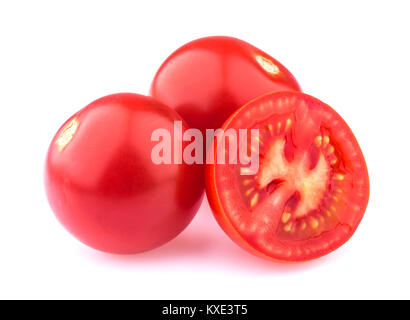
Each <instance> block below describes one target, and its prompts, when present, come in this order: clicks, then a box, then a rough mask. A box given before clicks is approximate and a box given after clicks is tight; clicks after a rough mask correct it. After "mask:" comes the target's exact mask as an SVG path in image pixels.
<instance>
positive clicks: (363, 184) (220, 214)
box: [205, 92, 369, 262]
mask: <svg viewBox="0 0 410 320" xmlns="http://www.w3.org/2000/svg"><path fill="white" fill-rule="evenodd" d="M280 99H281V101H282V106H281V107H275V101H279V100H280ZM290 100H299V101H302V102H303V101H304V102H305V106H306V105H308V107H304V108H299V110H300V109H304V110H308V113H309V112H312V113H314V115H313V116H312V118H310V119H313V118H314V117H315V116H317V115H318V114H320V115H321V117H322V118H320V121H322V122H321V123H322V126H323V127H325V128H326V130H328V132H330V133H331V134H332V136H331V140H330V141H333V140H332V138H333V137H338V138H341V139H338V140H337V139H335V141H334V145H333V146H334V148H336V149H335V152H337V153H338V154H339V155H340V157H341V161H340V163H341V164H340V166H341V167H343V169H345V170H346V171H347V172H349V174H350V177H348V178H347V179H346V178H345V179H344V180H348V181H339V183H345V185H344V187H345V189H347V190H349V189H350V191H348V192H347V194H343V193H342V192H340V189H338V191H339V193H338V194H337V197H338V200H337V201H339V203H340V201H341V202H342V203H344V205H345V206H346V208H348V209H345V208H343V205H342V206H341V207H338V208H336V209H335V208H333V210H335V211H332V210H330V211H328V212H330V213H331V214H332V215H334V216H336V217H337V219H339V221H338V223H337V225H336V227H335V228H334V229H331V230H326V232H323V233H322V234H320V235H317V234H316V235H312V236H311V238H310V239H306V240H289V241H288V240H286V239H285V240H284V239H280V241H279V242H282V243H281V245H283V247H285V248H286V247H289V248H291V247H292V246H293V245H296V244H297V245H298V246H299V248H298V249H300V247H303V246H305V247H306V248H308V247H309V246H311V245H312V244H314V245H317V244H318V243H320V242H322V244H323V243H326V247H323V248H321V249H320V250H316V249H317V248H315V250H316V251H313V250H306V251H310V253H309V254H302V255H301V254H300V253H298V254H293V253H294V252H295V251H293V253H291V250H289V254H287V255H278V254H275V253H273V254H267V253H266V251H263V250H260V248H258V247H257V246H255V245H254V242H252V241H249V239H248V238H247V237H246V235H244V234H243V232H240V231H239V230H238V228H237V224H236V226H235V223H234V221H233V217H232V215H231V212H229V211H227V210H226V203H227V199H228V202H231V203H239V202H241V201H242V199H241V198H239V197H237V196H236V195H234V196H232V194H233V191H232V190H234V189H237V188H239V187H238V186H237V185H235V179H234V177H233V176H231V177H228V178H227V176H223V177H222V176H218V172H219V174H221V172H222V171H221V170H219V171H218V169H219V168H223V167H226V166H227V165H225V164H223V165H221V164H211V163H208V164H207V165H206V170H205V171H206V172H205V182H206V194H207V198H208V201H209V203H210V207H211V209H212V211H213V214H214V216H215V218H216V220H217V222H218V224H219V225H220V227H221V228H222V229H223V230H224V232H225V233H226V234H227V235H228V236H229V237H230V238H231V239H232V240H233V241H234V242H235V243H236V244H237V245H239V246H240V247H242V248H243V249H245V250H247V251H248V252H250V253H252V254H254V255H256V256H259V257H262V258H265V259H268V260H273V261H281V262H299V261H308V260H312V259H316V258H319V257H321V256H324V255H326V254H328V253H330V252H332V251H334V250H336V249H337V248H339V247H340V246H342V245H343V244H344V243H346V242H347V241H348V240H349V239H350V238H351V237H352V235H353V234H354V232H355V231H356V229H357V227H358V226H359V224H360V222H361V220H362V218H363V215H364V212H365V209H366V207H367V203H368V200H369V176H368V171H367V166H366V163H365V160H364V157H363V154H362V152H361V150H360V147H359V145H358V143H357V140H356V138H355V137H354V135H353V133H352V131H351V130H350V128H349V127H348V125H347V124H346V122H345V121H344V120H343V119H342V118H341V117H340V116H339V115H338V114H337V113H336V111H334V110H333V109H332V108H331V107H330V106H328V105H326V104H324V103H323V102H321V101H319V100H318V99H316V98H314V97H312V96H309V95H307V94H304V93H300V92H277V93H269V94H266V95H263V96H261V97H258V98H256V99H254V100H252V101H250V102H248V103H247V104H246V105H244V106H243V107H242V108H240V109H239V110H238V111H236V112H235V113H234V114H233V115H232V116H231V117H229V118H228V119H227V121H226V122H225V123H224V125H223V126H222V129H223V130H225V131H226V130H227V129H231V128H235V129H237V128H243V129H249V128H247V127H246V125H245V123H246V119H245V117H246V114H248V117H249V119H253V120H250V122H252V121H254V119H265V118H268V117H269V114H268V111H266V114H264V115H263V116H261V114H257V115H256V114H255V113H253V112H254V111H253V110H255V109H259V110H262V109H265V110H266V109H268V108H269V106H274V107H271V108H272V109H273V111H272V109H271V110H269V112H270V113H271V114H274V113H278V114H288V112H289V111H290V109H286V108H285V107H283V101H290ZM277 105H279V104H277ZM257 106H258V107H257ZM252 107H253V109H251V108H252ZM275 108H278V109H276V110H275ZM295 110H296V115H298V116H301V114H300V112H299V110H298V109H297V108H296V109H295ZM261 112H263V111H261ZM298 112H299V113H298ZM234 122H236V123H237V124H238V123H242V124H243V127H242V126H239V127H237V124H234ZM295 126H296V127H297V128H298V130H302V129H300V128H302V127H305V128H303V130H305V132H309V133H311V131H312V130H313V129H312V127H311V126H309V125H307V124H306V122H304V121H301V122H300V123H298V124H296V125H295ZM296 133H297V132H292V135H293V136H294V137H296V139H299V140H296V141H297V145H300V146H304V147H306V145H307V140H308V139H307V138H306V136H307V134H305V135H303V134H302V137H299V136H297V135H296ZM262 141H263V140H262ZM328 141H329V140H328ZM216 142H217V138H215V140H214V144H213V145H212V148H213V151H214V162H215V163H216V161H217V153H218V147H217V145H216ZM263 143H266V142H263ZM328 146H330V144H329V142H328ZM218 167H219V168H218ZM229 170H231V171H232V169H229ZM260 173H261V171H258V173H257V175H259V174H260ZM221 177H222V179H220V178H221ZM337 177H338V175H335V176H334V179H335V180H340V179H336V178H337ZM218 180H219V181H218ZM342 180H343V179H342ZM221 181H227V182H224V183H222V182H221ZM328 183H329V186H330V185H331V184H334V183H335V182H333V181H328ZM227 184H228V185H233V187H232V188H231V189H224V187H223V185H225V186H226V185H227ZM329 188H330V187H329ZM227 194H229V196H227ZM344 197H346V198H344ZM224 203H225V205H224ZM237 207H239V206H237ZM326 209H332V208H331V207H330V208H326ZM236 210H238V209H236ZM235 214H236V215H238V212H236V213H235ZM241 214H245V215H248V216H252V214H253V213H252V212H249V211H248V212H242V213H241ZM236 219H237V218H236ZM251 219H252V218H251ZM275 240H276V239H275ZM269 245H274V244H272V243H270V244H269ZM299 251H301V250H299Z"/></svg>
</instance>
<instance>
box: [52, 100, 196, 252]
mask: <svg viewBox="0 0 410 320" xmlns="http://www.w3.org/2000/svg"><path fill="white" fill-rule="evenodd" d="M175 120H177V121H182V119H181V118H180V116H179V115H178V114H177V113H176V112H175V111H174V110H172V109H170V108H168V107H166V106H165V105H163V104H161V103H159V102H157V101H155V100H154V99H152V98H150V97H145V96H141V95H137V94H131V93H121V94H113V95H109V96H106V97H103V98H101V99H98V100H96V101H94V102H92V103H91V104H89V105H88V106H87V107H85V108H84V109H82V110H80V111H79V112H77V113H76V114H75V115H73V116H72V117H71V118H70V119H69V120H68V121H67V122H66V123H65V124H64V125H63V126H62V127H61V128H60V129H59V131H58V132H57V134H56V135H55V137H54V139H53V140H52V142H51V145H50V147H49V150H48V154H47V159H46V166H45V187H46V193H47V197H48V200H49V203H50V206H51V208H52V209H53V211H54V213H55V215H56V216H57V218H58V220H59V221H60V222H61V223H62V224H63V226H64V227H65V228H66V229H67V230H68V231H69V232H71V233H72V234H73V235H74V236H75V237H76V238H78V239H79V240H80V241H82V242H83V243H85V244H87V245H88V246H90V247H93V248H95V249H98V250H101V251H105V252H110V253H117V254H131V253H138V252H142V251H146V250H149V249H153V248H155V247H157V246H160V245H162V244H164V243H166V242H167V241H169V240H171V239H172V238H174V237H175V236H176V235H178V234H179V233H180V232H181V231H182V230H183V229H184V228H185V227H186V226H187V225H188V224H189V222H190V221H191V220H192V218H193V217H194V215H195V213H196V211H197V210H198V208H199V205H200V203H201V199H202V197H203V187H202V184H203V182H202V179H203V177H202V174H203V173H202V169H203V168H202V167H201V166H197V165H186V164H159V165H157V164H154V163H153V162H152V160H151V150H152V148H153V146H154V145H155V144H157V143H158V142H155V141H151V134H152V132H153V130H155V129H157V128H162V129H167V130H169V132H170V133H171V135H172V134H173V128H174V127H173V126H174V121H175ZM182 123H183V130H186V129H187V128H188V126H187V125H186V123H185V122H182ZM70 128H71V129H70ZM73 128H74V129H73ZM70 130H71V131H70ZM67 132H68V134H64V133H67Z"/></svg>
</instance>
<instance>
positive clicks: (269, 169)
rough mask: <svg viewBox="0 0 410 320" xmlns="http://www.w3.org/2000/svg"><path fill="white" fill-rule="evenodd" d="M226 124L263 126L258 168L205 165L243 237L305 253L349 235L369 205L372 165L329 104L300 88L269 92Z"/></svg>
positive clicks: (304, 256)
mask: <svg viewBox="0 0 410 320" xmlns="http://www.w3.org/2000/svg"><path fill="white" fill-rule="evenodd" d="M223 129H224V130H227V129H235V130H239V129H248V131H249V129H259V136H258V138H257V143H258V146H259V169H258V172H257V173H256V174H253V175H243V174H241V173H242V171H241V168H242V169H243V168H244V167H246V166H247V165H244V164H240V163H239V164H218V163H216V164H209V165H207V175H206V178H207V179H206V180H207V181H206V182H207V194H208V199H209V201H210V203H211V207H212V208H213V211H214V214H215V216H216V218H217V220H218V222H219V223H220V224H221V226H222V227H223V229H224V230H225V231H226V232H227V233H228V235H230V236H231V237H232V238H233V239H234V240H235V241H236V242H238V244H240V245H241V246H243V247H245V248H246V249H248V250H249V251H251V252H252V253H256V254H258V255H261V256H264V257H267V258H271V259H277V260H286V261H302V260H309V259H313V258H317V257H319V256H322V255H324V254H327V253H329V252H330V251H332V250H334V249H336V248H337V247H339V246H340V245H342V244H343V243H344V242H346V241H347V240H348V239H349V238H350V237H351V235H352V234H353V233H354V231H355V230H356V228H357V226H358V224H359V222H360V221H361V219H362V217H363V214H364V211H365V209H366V206H367V202H368V197H369V180H368V173H367V168H366V164H365V160H364V158H363V155H362V152H361V150H360V147H359V145H358V143H357V141H356V139H355V137H354V135H353V133H352V132H351V130H350V129H349V127H348V126H347V124H346V123H345V122H344V120H343V119H342V118H341V117H340V116H339V115H338V114H337V113H336V112H335V111H334V110H333V109H332V108H330V107H329V106H328V105H326V104H324V103H323V102H320V101H319V100H317V99H315V98H313V97H311V96H308V95H306V94H303V93H297V92H279V93H272V94H268V95H265V96H263V97H260V98H258V99H256V100H253V101H252V102H250V103H248V104H247V105H245V106H244V107H242V108H241V109H240V110H239V111H238V112H236V113H235V114H234V115H232V116H231V117H230V118H229V119H228V120H227V121H226V123H225V124H224V126H223ZM249 139H252V138H249ZM248 145H249V147H251V145H252V144H248ZM214 148H215V154H216V155H217V154H218V152H222V150H221V149H220V148H221V146H219V145H217V144H216V143H215V145H214ZM224 148H225V150H224V151H225V152H228V148H229V146H228V145H225V146H224ZM239 150H241V149H239ZM248 151H249V150H248Z"/></svg>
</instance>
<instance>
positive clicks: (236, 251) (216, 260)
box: [82, 197, 343, 274]
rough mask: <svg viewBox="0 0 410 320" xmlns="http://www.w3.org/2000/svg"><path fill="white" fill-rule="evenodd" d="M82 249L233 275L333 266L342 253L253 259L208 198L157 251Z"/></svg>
mask: <svg viewBox="0 0 410 320" xmlns="http://www.w3.org/2000/svg"><path fill="white" fill-rule="evenodd" d="M82 248H83V249H82V250H86V251H87V253H86V255H87V257H88V258H91V259H92V260H96V261H97V262H98V263H103V264H110V265H115V266H121V267H127V268H138V267H144V268H146V267H154V268H155V267H156V266H160V267H163V266H164V265H169V266H175V265H178V264H182V263H183V264H184V266H185V265H193V266H198V269H200V270H203V269H204V268H209V269H215V268H220V269H224V270H229V271H230V272H240V273H242V272H244V273H255V274H260V273H264V274H273V273H289V272H298V271H305V270H308V269H311V268H315V267H316V266H323V265H324V264H327V263H331V262H332V260H334V259H337V257H338V256H339V252H340V251H341V250H343V248H341V249H338V251H337V252H336V253H332V254H330V255H328V256H325V257H322V258H319V259H316V260H313V261H307V262H301V263H286V262H274V261H268V260H265V259H262V258H259V257H256V256H253V255H251V254H249V253H248V252H246V251H245V250H243V249H241V248H240V247H238V246H237V245H236V244H235V243H234V242H232V241H231V240H230V239H229V238H228V237H227V236H226V235H225V233H224V232H223V231H222V229H221V228H220V227H219V226H218V224H217V223H216V221H215V220H214V218H213V216H212V213H211V210H210V208H209V205H208V202H207V200H206V197H205V199H204V201H203V203H202V206H201V208H200V209H199V212H198V214H197V216H196V217H195V219H194V221H193V222H192V223H191V225H190V226H189V227H188V228H187V229H186V230H185V231H184V232H182V233H181V234H180V235H179V236H178V237H176V238H175V239H173V240H172V241H170V242H168V243H167V244H165V245H163V246H161V247H159V248H157V249H154V250H151V251H147V252H143V253H139V254H134V255H114V254H106V253H102V252H98V251H95V250H92V249H88V248H86V247H85V246H84V247H82ZM83 253H84V251H83Z"/></svg>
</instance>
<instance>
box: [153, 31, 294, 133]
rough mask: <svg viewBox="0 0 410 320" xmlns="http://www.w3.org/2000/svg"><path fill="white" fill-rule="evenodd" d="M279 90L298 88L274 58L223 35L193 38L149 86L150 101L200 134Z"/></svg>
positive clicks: (176, 53) (217, 126) (249, 45)
mask: <svg viewBox="0 0 410 320" xmlns="http://www.w3.org/2000/svg"><path fill="white" fill-rule="evenodd" d="M263 66H265V68H264V67H263ZM281 90H294V91H300V90H301V89H300V86H299V84H298V83H297V81H296V79H295V78H294V77H293V75H292V74H291V73H290V72H289V71H288V70H287V69H286V68H285V67H284V66H283V65H281V64H280V63H279V62H278V61H277V60H275V59H274V58H272V57H270V56H269V55H267V54H266V53H264V52H263V51H261V50H259V49H258V48H256V47H254V46H252V45H251V44H249V43H246V42H245V41H242V40H239V39H236V38H231V37H223V36H216V37H206V38H201V39H197V40H194V41H192V42H189V43H187V44H185V45H184V46H182V47H181V48H179V49H177V50H176V51H175V52H174V53H172V54H171V55H170V56H169V57H168V58H167V59H166V60H165V62H164V63H163V64H162V65H161V67H160V68H159V70H158V72H157V73H156V75H155V77H154V80H153V82H152V85H151V95H152V96H153V97H154V98H156V99H158V100H159V101H162V102H163V103H165V104H166V105H169V106H170V107H172V108H174V109H175V110H176V111H177V112H178V113H179V114H180V115H181V116H182V117H183V118H184V119H185V120H186V121H187V122H188V124H189V125H190V126H191V127H194V128H198V129H200V130H202V132H204V130H205V129H216V128H219V127H220V126H221V125H222V124H223V123H224V121H225V120H226V119H227V118H228V117H229V116H230V115H231V114H232V113H233V112H234V111H236V110H237V109H238V108H240V107H241V106H243V105H244V104H245V103H247V102H248V101H250V100H251V99H253V98H256V97H258V96H260V95H262V94H265V93H268V92H272V91H281Z"/></svg>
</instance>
